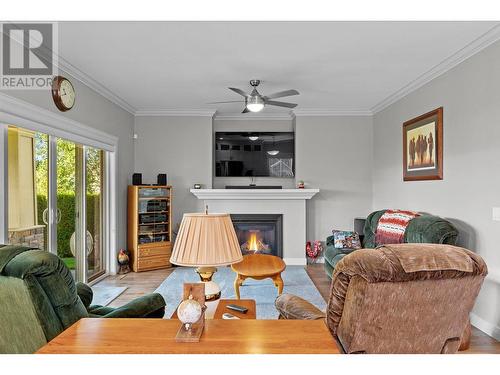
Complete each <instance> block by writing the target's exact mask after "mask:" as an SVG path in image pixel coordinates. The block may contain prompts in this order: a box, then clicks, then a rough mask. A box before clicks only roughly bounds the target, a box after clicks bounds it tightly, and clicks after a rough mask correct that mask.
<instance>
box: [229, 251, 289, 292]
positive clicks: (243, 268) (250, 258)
mask: <svg viewBox="0 0 500 375" xmlns="http://www.w3.org/2000/svg"><path fill="white" fill-rule="evenodd" d="M231 268H232V269H233V271H234V272H236V279H235V280H234V292H235V293H236V297H238V299H239V298H240V286H241V285H242V284H243V281H245V279H246V278H251V279H255V280H263V279H267V278H270V279H272V280H273V283H274V285H275V286H276V288H278V295H280V294H281V293H283V279H282V278H281V272H283V271H284V270H285V268H286V265H285V262H283V260H282V259H281V258H279V257H276V256H274V255H265V254H252V255H245V256H244V257H243V260H242V261H241V262H239V263H235V264H233V265H231Z"/></svg>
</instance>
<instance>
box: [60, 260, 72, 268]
mask: <svg viewBox="0 0 500 375" xmlns="http://www.w3.org/2000/svg"><path fill="white" fill-rule="evenodd" d="M61 259H62V260H63V262H64V264H66V267H68V268H69V269H70V270H74V269H75V258H61Z"/></svg>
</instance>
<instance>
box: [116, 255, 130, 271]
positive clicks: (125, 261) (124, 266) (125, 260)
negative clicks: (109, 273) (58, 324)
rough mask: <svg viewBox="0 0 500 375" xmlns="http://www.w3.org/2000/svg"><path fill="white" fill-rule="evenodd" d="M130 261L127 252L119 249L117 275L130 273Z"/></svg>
mask: <svg viewBox="0 0 500 375" xmlns="http://www.w3.org/2000/svg"><path fill="white" fill-rule="evenodd" d="M129 262H130V259H129V257H128V254H127V252H126V251H125V250H124V249H120V252H119V253H118V264H119V266H120V268H119V270H118V274H119V275H123V274H125V273H129V272H130V265H129Z"/></svg>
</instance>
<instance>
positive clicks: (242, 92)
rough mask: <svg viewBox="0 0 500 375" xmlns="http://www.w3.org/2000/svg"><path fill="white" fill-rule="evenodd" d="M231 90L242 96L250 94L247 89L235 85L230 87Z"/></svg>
mask: <svg viewBox="0 0 500 375" xmlns="http://www.w3.org/2000/svg"><path fill="white" fill-rule="evenodd" d="M228 89H229V90H231V91H234V92H235V93H237V94H240V95H241V96H244V97H247V96H249V95H248V94H247V93H246V92H245V91H243V90H240V89H237V88H234V87H228Z"/></svg>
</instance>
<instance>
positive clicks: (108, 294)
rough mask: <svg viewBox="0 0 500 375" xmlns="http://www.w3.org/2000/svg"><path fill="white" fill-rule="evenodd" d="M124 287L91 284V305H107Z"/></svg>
mask: <svg viewBox="0 0 500 375" xmlns="http://www.w3.org/2000/svg"><path fill="white" fill-rule="evenodd" d="M126 289H127V287H126V286H93V287H92V292H93V293H94V297H93V298H92V305H101V306H107V305H109V304H110V303H111V302H112V301H113V300H114V299H115V298H116V297H118V296H119V295H120V294H122V293H123V292H124V291H125V290H126Z"/></svg>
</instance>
